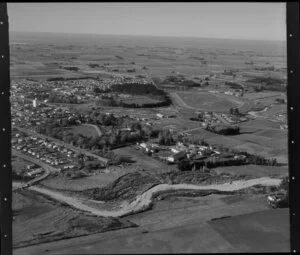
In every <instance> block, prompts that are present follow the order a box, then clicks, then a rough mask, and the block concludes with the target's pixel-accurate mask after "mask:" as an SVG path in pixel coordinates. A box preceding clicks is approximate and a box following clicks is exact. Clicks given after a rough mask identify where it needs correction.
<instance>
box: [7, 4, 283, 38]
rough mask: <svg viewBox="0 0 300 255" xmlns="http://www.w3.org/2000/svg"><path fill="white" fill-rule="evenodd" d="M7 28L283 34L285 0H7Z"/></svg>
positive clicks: (199, 34) (211, 34)
mask: <svg viewBox="0 0 300 255" xmlns="http://www.w3.org/2000/svg"><path fill="white" fill-rule="evenodd" d="M7 6H8V16H9V28H10V31H21V32H58V33H87V34H117V35H118V34H123V35H151V36H179V37H181V36H182V37H203V38H231V39H252V40H279V41H285V40H286V13H285V12H286V10H285V8H286V7H285V6H286V5H285V3H247V2H244V3H216V2H213V3H203V2H202V3H201V2H199V3H192V2H190V3H180V2H177V3H167V2H165V3H160V2H156V3H155V2H152V3H151V2H148V3H137V2H131V3H130V2H129V3H124V2H120V3H114V2H107V3H8V4H7Z"/></svg>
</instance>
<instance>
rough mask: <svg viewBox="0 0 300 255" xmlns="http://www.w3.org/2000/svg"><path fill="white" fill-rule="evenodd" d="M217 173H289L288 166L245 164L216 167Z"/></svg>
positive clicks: (254, 175)
mask: <svg viewBox="0 0 300 255" xmlns="http://www.w3.org/2000/svg"><path fill="white" fill-rule="evenodd" d="M214 171H215V172H217V173H230V174H241V175H247V176H252V177H253V178H254V177H255V178H256V177H264V176H273V175H274V176H275V175H278V176H282V175H288V167H287V166H283V167H277V166H276V167H274V166H260V165H243V166H228V167H217V168H214Z"/></svg>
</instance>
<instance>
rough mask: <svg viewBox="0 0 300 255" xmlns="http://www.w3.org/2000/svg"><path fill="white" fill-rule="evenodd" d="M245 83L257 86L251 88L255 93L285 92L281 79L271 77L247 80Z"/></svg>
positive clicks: (283, 82)
mask: <svg viewBox="0 0 300 255" xmlns="http://www.w3.org/2000/svg"><path fill="white" fill-rule="evenodd" d="M246 82H248V83H254V84H255V83H256V84H258V85H256V86H253V88H254V90H255V91H256V92H260V91H263V90H269V91H279V92H285V91H286V86H285V81H284V80H282V79H277V78H272V77H256V78H252V79H249V80H247V81H246Z"/></svg>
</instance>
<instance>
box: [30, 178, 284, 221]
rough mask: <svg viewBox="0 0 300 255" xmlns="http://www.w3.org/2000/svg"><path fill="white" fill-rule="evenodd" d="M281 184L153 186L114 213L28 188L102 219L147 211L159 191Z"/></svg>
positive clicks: (264, 181)
mask: <svg viewBox="0 0 300 255" xmlns="http://www.w3.org/2000/svg"><path fill="white" fill-rule="evenodd" d="M280 182H281V179H274V178H269V177H262V178H256V179H251V180H240V181H234V182H232V183H224V184H213V185H203V186H200V185H192V184H176V185H169V184H159V185H157V186H154V187H153V188H151V189H149V190H147V191H146V192H144V193H143V194H141V195H139V196H137V197H136V199H135V200H134V201H133V202H131V203H124V204H123V205H122V206H121V208H120V209H118V210H114V211H107V210H100V209H96V208H93V207H91V206H89V205H86V204H84V201H86V200H79V199H76V198H73V197H69V196H67V195H64V194H61V193H59V192H56V191H52V190H48V189H45V188H41V187H36V186H33V187H29V188H28V189H29V190H33V191H36V192H39V193H42V194H44V195H47V196H49V197H51V198H53V199H55V200H58V201H60V202H63V203H66V204H68V205H70V206H72V207H75V208H77V209H79V210H82V211H86V212H89V213H92V214H94V215H96V216H104V217H122V216H126V215H130V214H134V213H137V212H142V211H145V210H148V209H150V208H151V206H152V203H153V202H152V199H153V194H155V193H157V192H161V191H168V190H203V191H206V190H215V191H225V192H226V191H237V190H240V189H245V188H249V187H251V186H254V185H258V184H259V185H264V186H278V185H279V184H280Z"/></svg>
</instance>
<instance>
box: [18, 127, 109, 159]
mask: <svg viewBox="0 0 300 255" xmlns="http://www.w3.org/2000/svg"><path fill="white" fill-rule="evenodd" d="M13 128H16V129H18V130H19V131H22V132H24V133H27V134H28V135H32V136H36V137H39V138H42V139H48V140H50V141H53V142H55V143H57V144H59V145H61V146H64V147H66V148H68V149H70V150H73V151H76V152H77V153H81V154H84V155H87V156H90V157H93V158H96V159H98V160H100V161H101V162H104V163H105V164H107V163H108V161H109V159H107V158H104V157H101V156H98V155H95V154H93V153H91V152H89V151H87V150H84V149H80V148H78V147H75V146H73V145H71V144H68V143H65V142H63V141H61V140H58V139H55V138H52V137H49V136H45V135H42V134H39V133H37V132H34V131H31V130H28V129H25V128H21V127H17V126H13Z"/></svg>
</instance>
